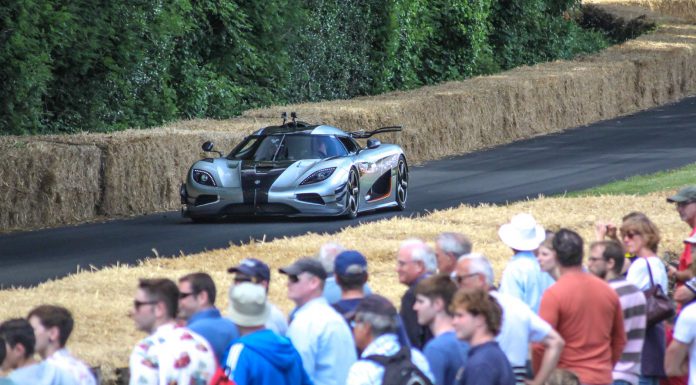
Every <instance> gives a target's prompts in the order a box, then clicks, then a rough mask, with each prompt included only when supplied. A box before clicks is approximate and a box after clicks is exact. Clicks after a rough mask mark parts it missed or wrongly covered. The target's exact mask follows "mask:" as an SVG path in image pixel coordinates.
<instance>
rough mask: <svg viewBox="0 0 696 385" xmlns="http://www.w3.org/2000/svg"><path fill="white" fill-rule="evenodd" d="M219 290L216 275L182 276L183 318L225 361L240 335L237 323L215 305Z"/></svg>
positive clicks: (181, 307) (181, 300)
mask: <svg viewBox="0 0 696 385" xmlns="http://www.w3.org/2000/svg"><path fill="white" fill-rule="evenodd" d="M216 295H217V290H216V288H215V282H213V278H212V277H211V276H210V275H208V274H207V273H203V272H198V273H191V274H187V275H185V276H183V277H181V278H179V317H180V318H181V319H183V320H184V321H186V326H188V328H189V329H191V330H193V331H194V332H196V333H198V334H200V335H201V336H202V337H203V338H205V339H206V340H207V341H208V343H209V344H210V346H212V347H213V350H214V351H215V358H217V360H218V362H222V357H223V355H224V354H225V353H226V352H227V348H229V346H230V345H231V344H232V341H234V340H236V339H237V338H239V330H238V329H237V326H236V325H235V324H234V323H233V322H232V321H230V320H229V319H227V318H223V317H222V315H221V314H220V310H218V309H217V308H216V307H215V298H216Z"/></svg>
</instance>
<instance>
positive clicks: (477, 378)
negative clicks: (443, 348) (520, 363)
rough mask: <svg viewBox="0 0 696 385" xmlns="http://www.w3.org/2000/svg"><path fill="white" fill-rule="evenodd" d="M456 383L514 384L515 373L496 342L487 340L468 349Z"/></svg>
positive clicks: (475, 384) (482, 384) (467, 384)
mask: <svg viewBox="0 0 696 385" xmlns="http://www.w3.org/2000/svg"><path fill="white" fill-rule="evenodd" d="M457 384H458V385H515V374H514V373H513V372H512V367H511V366H510V362H508V359H507V357H505V353H503V351H502V350H501V349H500V346H498V343H497V342H495V341H489V342H486V343H483V344H481V345H477V346H474V347H472V348H470V349H469V357H468V358H467V361H466V365H465V366H464V372H463V373H462V375H461V376H460V377H459V378H458V381H457Z"/></svg>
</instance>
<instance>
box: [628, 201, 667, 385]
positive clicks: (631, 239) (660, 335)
mask: <svg viewBox="0 0 696 385" xmlns="http://www.w3.org/2000/svg"><path fill="white" fill-rule="evenodd" d="M620 234H621V240H622V241H623V245H624V249H625V250H626V252H627V253H630V254H631V255H634V256H635V257H636V259H635V260H634V262H633V263H631V266H630V267H629V268H628V272H627V274H626V280H627V281H628V282H630V283H632V284H633V285H635V286H636V287H637V288H638V289H640V290H642V291H646V290H648V289H649V288H650V287H651V285H653V284H654V285H660V286H661V287H662V290H663V291H665V292H666V291H667V283H668V281H667V269H666V268H665V264H664V263H663V262H662V260H661V259H660V258H659V257H658V256H657V247H658V245H659V243H660V232H659V230H658V228H657V226H656V225H655V223H653V222H652V221H651V220H650V218H648V217H647V216H646V215H645V214H643V213H637V212H634V213H631V214H629V215H627V216H625V217H624V220H623V223H622V224H621V229H620ZM664 356H665V329H664V325H663V322H660V323H658V324H656V325H654V326H651V327H648V328H647V329H646V331H645V343H644V344H643V352H642V354H641V376H640V379H639V382H638V383H639V385H657V384H658V383H659V381H660V379H661V378H664V377H665V371H664V367H663V365H662V363H663V362H664Z"/></svg>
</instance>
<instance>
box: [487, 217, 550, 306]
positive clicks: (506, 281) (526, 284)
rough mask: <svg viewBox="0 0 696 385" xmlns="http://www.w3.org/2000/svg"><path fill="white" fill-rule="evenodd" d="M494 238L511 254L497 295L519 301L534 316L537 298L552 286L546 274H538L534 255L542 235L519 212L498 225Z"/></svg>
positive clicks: (542, 233)
mask: <svg viewBox="0 0 696 385" xmlns="http://www.w3.org/2000/svg"><path fill="white" fill-rule="evenodd" d="M498 235H499V236H500V239H501V240H502V241H503V243H504V244H505V245H507V246H508V247H510V248H511V249H512V252H513V253H514V255H513V256H512V259H511V260H510V262H508V264H507V266H505V270H503V275H502V277H501V278H500V292H501V293H505V294H508V295H511V296H513V297H517V298H519V299H521V300H522V301H523V302H524V303H526V304H527V305H529V307H530V308H532V310H534V312H535V313H537V312H538V311H539V304H540V303H541V296H542V295H543V294H544V291H545V290H546V289H547V288H548V287H549V286H551V285H552V284H553V283H554V280H553V278H551V276H550V275H548V274H547V273H546V272H543V271H541V268H540V267H539V262H537V259H536V256H535V255H534V251H535V250H536V249H537V248H539V245H540V244H541V242H543V241H544V239H545V238H546V232H545V231H544V228H543V227H541V226H540V225H539V224H538V223H537V222H536V220H535V219H534V217H533V216H532V215H531V214H527V213H521V214H517V215H515V216H514V217H512V220H510V223H506V224H504V225H502V226H500V229H499V230H498Z"/></svg>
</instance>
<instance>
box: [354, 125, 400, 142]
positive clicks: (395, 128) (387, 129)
mask: <svg viewBox="0 0 696 385" xmlns="http://www.w3.org/2000/svg"><path fill="white" fill-rule="evenodd" d="M401 128H402V127H401V126H387V127H382V128H378V129H376V130H374V131H365V130H360V131H354V132H350V133H349V134H350V136H351V137H353V138H356V139H367V138H369V137H371V136H372V135H375V134H382V133H385V132H398V131H401Z"/></svg>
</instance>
